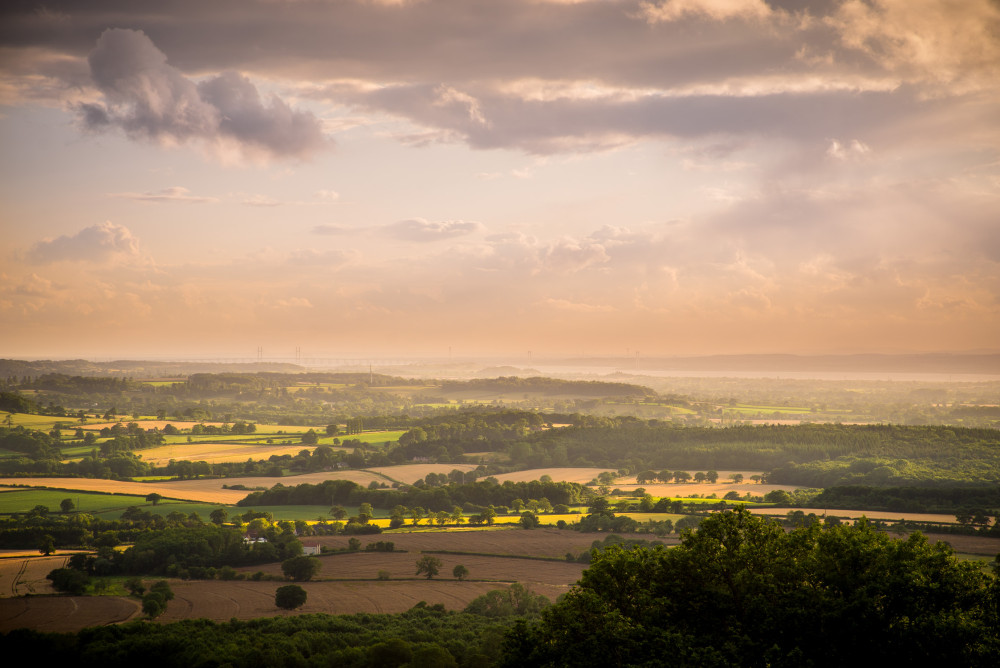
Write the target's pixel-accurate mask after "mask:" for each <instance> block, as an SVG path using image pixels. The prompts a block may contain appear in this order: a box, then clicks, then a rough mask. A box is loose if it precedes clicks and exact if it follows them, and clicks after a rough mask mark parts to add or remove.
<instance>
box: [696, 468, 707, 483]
mask: <svg viewBox="0 0 1000 668" xmlns="http://www.w3.org/2000/svg"><path fill="white" fill-rule="evenodd" d="M694 481H695V482H697V483H702V482H705V474H704V473H703V472H702V471H698V472H696V473H695V474H694Z"/></svg>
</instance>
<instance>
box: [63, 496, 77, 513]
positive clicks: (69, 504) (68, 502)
mask: <svg viewBox="0 0 1000 668" xmlns="http://www.w3.org/2000/svg"><path fill="white" fill-rule="evenodd" d="M59 508H60V509H61V510H62V511H63V512H64V513H68V512H71V511H72V510H73V509H74V508H76V504H75V503H73V499H63V500H62V501H60V502H59Z"/></svg>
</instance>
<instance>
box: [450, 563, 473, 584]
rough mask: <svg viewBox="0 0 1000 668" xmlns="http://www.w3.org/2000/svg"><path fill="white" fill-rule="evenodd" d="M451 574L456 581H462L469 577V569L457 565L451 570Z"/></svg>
mask: <svg viewBox="0 0 1000 668" xmlns="http://www.w3.org/2000/svg"><path fill="white" fill-rule="evenodd" d="M451 574H452V575H454V576H455V579H456V580H464V579H465V578H467V577H469V569H468V568H466V567H465V566H463V565H462V564H459V565H457V566H455V568H453V569H451Z"/></svg>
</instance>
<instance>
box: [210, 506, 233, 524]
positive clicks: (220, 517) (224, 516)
mask: <svg viewBox="0 0 1000 668" xmlns="http://www.w3.org/2000/svg"><path fill="white" fill-rule="evenodd" d="M208 518H209V519H210V520H212V524H225V523H226V520H228V519H229V511H228V510H226V509H225V508H216V509H215V510H213V511H212V512H211V513H209V515H208Z"/></svg>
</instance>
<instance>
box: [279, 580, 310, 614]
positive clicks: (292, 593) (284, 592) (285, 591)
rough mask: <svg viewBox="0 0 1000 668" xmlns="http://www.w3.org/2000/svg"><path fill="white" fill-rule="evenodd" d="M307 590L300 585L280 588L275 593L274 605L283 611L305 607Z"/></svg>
mask: <svg viewBox="0 0 1000 668" xmlns="http://www.w3.org/2000/svg"><path fill="white" fill-rule="evenodd" d="M305 602H306V590H305V589H303V588H302V587H300V586H298V585H285V586H284V587H278V590H277V591H276V592H274V604H275V605H276V606H278V607H279V608H282V609H283V610H294V609H295V608H300V607H302V606H303V605H305Z"/></svg>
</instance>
